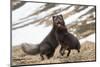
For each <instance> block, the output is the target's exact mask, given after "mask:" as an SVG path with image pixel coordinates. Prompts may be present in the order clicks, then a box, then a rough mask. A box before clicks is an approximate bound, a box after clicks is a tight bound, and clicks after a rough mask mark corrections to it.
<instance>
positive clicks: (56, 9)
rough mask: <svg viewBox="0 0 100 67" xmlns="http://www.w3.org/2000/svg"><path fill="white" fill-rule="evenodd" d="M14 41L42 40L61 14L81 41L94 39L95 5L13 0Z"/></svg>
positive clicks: (38, 41) (15, 43) (93, 40)
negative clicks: (54, 19)
mask: <svg viewBox="0 0 100 67" xmlns="http://www.w3.org/2000/svg"><path fill="white" fill-rule="evenodd" d="M11 8H12V44H13V45H18V44H20V43H23V42H28V43H34V44H36V43H40V42H41V41H42V40H43V39H44V38H45V37H46V36H47V34H48V33H49V32H50V30H51V28H52V16H53V15H57V14H62V15H63V17H64V21H65V23H66V27H67V28H68V30H69V32H71V33H72V34H74V35H75V36H76V37H77V38H78V39H80V41H81V42H83V41H85V40H89V41H92V42H95V23H96V22H95V6H88V5H73V4H57V3H35V2H32V1H20V0H12V7H11Z"/></svg>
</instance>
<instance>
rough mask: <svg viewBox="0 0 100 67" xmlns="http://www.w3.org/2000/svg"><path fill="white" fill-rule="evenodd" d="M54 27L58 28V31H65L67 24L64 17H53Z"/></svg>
mask: <svg viewBox="0 0 100 67" xmlns="http://www.w3.org/2000/svg"><path fill="white" fill-rule="evenodd" d="M52 18H53V25H54V27H56V29H64V28H65V22H64V19H63V16H62V15H56V16H53V17H52Z"/></svg>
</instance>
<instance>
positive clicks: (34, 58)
mask: <svg viewBox="0 0 100 67" xmlns="http://www.w3.org/2000/svg"><path fill="white" fill-rule="evenodd" d="M59 49H60V46H58V48H57V49H56V51H55V55H54V56H53V57H52V58H51V59H49V60H48V59H45V60H43V61H41V60H40V56H39V55H26V54H25V53H24V52H23V51H22V50H21V48H20V47H19V46H16V47H13V48H12V64H13V65H26V64H46V63H62V62H66V63H67V62H77V61H94V60H96V59H95V43H92V42H88V41H86V42H85V43H83V44H82V46H81V52H80V53H77V51H75V50H72V51H71V54H70V56H69V57H67V56H66V55H64V56H61V55H60V54H59ZM66 54H67V51H66Z"/></svg>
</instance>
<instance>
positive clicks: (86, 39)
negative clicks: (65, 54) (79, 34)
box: [80, 33, 95, 43]
mask: <svg viewBox="0 0 100 67" xmlns="http://www.w3.org/2000/svg"><path fill="white" fill-rule="evenodd" d="M85 41H90V42H94V43H95V33H93V34H91V35H89V36H88V37H85V38H83V39H80V43H84V42H85Z"/></svg>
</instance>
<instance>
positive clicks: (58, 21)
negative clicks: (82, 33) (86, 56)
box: [53, 15, 80, 56]
mask: <svg viewBox="0 0 100 67" xmlns="http://www.w3.org/2000/svg"><path fill="white" fill-rule="evenodd" d="M53 23H54V26H55V27H56V32H55V34H56V38H57V40H58V42H59V43H60V44H61V49H60V54H61V55H62V56H63V55H64V54H65V50H68V54H67V56H69V54H70V52H71V49H76V50H77V51H78V52H80V42H79V40H78V39H77V38H76V37H75V36H74V35H72V34H71V33H69V32H68V30H67V28H66V27H65V23H64V20H63V16H62V15H57V16H53Z"/></svg>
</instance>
